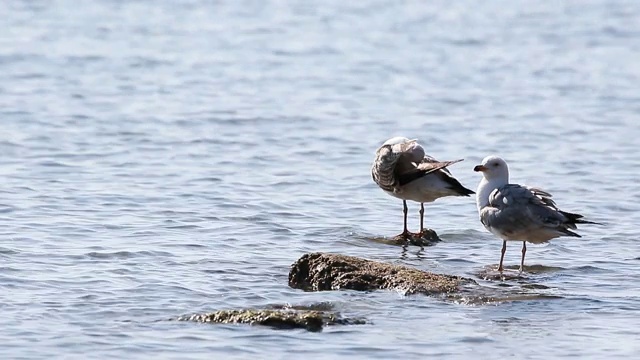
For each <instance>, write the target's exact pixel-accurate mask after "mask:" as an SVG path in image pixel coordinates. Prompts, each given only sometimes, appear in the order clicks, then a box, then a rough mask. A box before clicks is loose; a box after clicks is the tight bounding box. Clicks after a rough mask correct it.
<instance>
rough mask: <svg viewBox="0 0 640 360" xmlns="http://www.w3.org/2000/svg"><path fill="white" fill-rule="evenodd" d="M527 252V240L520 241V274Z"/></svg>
mask: <svg viewBox="0 0 640 360" xmlns="http://www.w3.org/2000/svg"><path fill="white" fill-rule="evenodd" d="M526 253H527V242H526V241H523V242H522V259H521V260H520V274H522V272H523V271H524V255H525V254H526Z"/></svg>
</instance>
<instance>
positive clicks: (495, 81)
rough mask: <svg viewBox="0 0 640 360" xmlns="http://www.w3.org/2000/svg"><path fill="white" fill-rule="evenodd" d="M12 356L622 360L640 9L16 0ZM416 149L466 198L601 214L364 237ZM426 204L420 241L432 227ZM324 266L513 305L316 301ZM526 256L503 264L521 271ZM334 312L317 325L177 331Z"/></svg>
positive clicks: (2, 282)
mask: <svg viewBox="0 0 640 360" xmlns="http://www.w3.org/2000/svg"><path fill="white" fill-rule="evenodd" d="M0 13H2V14H3V16H2V20H0V24H2V28H3V31H2V32H1V33H0V121H1V131H0V154H1V155H2V156H0V171H2V186H1V187H0V191H1V198H0V225H1V228H0V310H1V312H2V316H1V317H0V344H2V346H0V357H2V358H6V359H9V358H12V359H18V358H33V359H35V358H42V359H44V358H51V357H52V356H53V357H56V358H67V359H71V358H82V359H86V358H96V359H97V358H99V359H103V358H128V359H133V358H140V359H149V358H151V357H158V358H167V359H168V358H175V359H178V358H180V359H187V358H189V359H209V358H212V357H213V358H227V359H233V358H238V359H240V358H297V357H300V358H303V357H304V358H327V359H329V358H347V357H348V358H384V359H388V358H405V359H414V358H415V359H417V358H424V356H425V355H438V356H440V357H442V358H456V359H469V358H472V357H473V358H489V357H490V358H502V357H506V356H513V357H516V358H539V359H548V358H568V357H577V358H590V357H593V358H603V357H607V358H614V357H633V356H637V354H638V352H639V351H640V342H639V341H638V340H639V339H640V334H639V330H638V329H639V328H640V245H638V244H639V242H638V232H639V231H640V225H639V224H640V215H639V214H640V212H639V211H640V206H638V201H640V191H639V190H638V189H639V187H638V182H637V179H638V174H640V152H639V151H638V138H639V137H640V125H639V124H640V123H639V121H640V120H639V119H640V95H639V94H640V92H639V90H640V89H639V88H638V84H640V65H639V63H638V59H640V2H637V1H633V0H628V1H605V0H601V1H580V2H577V1H576V2H562V3H558V2H551V1H549V2H538V1H528V2H483V3H482V4H480V3H477V2H472V1H461V2H448V1H435V2H423V1H392V0H380V1H362V2H349V1H322V2H319V1H318V2H308V1H275V0H274V1H226V2H213V1H204V0H193V1H180V2H177V1H168V0H167V1H164V0H163V1H149V0H142V1H132V2H128V1H118V0H111V1H109V0H104V1H77V2H76V1H71V0H60V1H51V2H50V1H6V2H2V3H1V4H0ZM394 135H405V136H409V137H415V138H418V139H420V140H421V141H422V142H423V143H424V144H425V146H426V148H427V150H428V153H430V154H431V155H433V156H435V157H437V158H439V159H443V160H444V159H455V158H461V157H462V158H465V161H464V162H462V163H460V164H456V165H454V166H453V167H452V168H451V170H452V172H453V173H454V175H455V176H457V177H458V179H460V181H461V182H462V183H463V184H465V185H466V186H467V187H470V188H475V187H476V185H477V182H478V181H479V177H478V175H477V174H476V173H474V172H473V171H472V168H473V165H475V164H476V163H478V162H479V161H480V160H481V159H482V158H483V157H484V156H486V155H488V154H491V153H497V154H500V155H502V156H503V157H505V158H506V159H507V160H508V161H509V162H510V165H511V170H512V180H513V181H515V182H521V183H526V184H531V185H537V186H540V187H542V188H544V189H546V190H548V191H550V192H552V193H553V194H555V198H556V200H557V202H558V203H559V205H560V206H561V207H562V208H564V209H565V210H569V211H577V212H581V213H583V214H585V215H586V216H587V217H588V218H590V219H592V220H595V221H599V222H602V223H604V224H605V225H604V226H584V227H582V228H581V231H580V233H581V234H582V235H583V236H584V237H583V238H581V239H566V240H565V239H562V240H556V241H554V242H552V243H551V244H548V245H540V246H533V245H532V246H530V247H529V252H528V253H527V265H529V267H528V271H527V273H526V275H525V276H524V277H523V278H520V279H518V278H516V279H511V278H509V279H506V280H504V281H500V280H495V279H491V278H488V279H484V276H483V274H486V273H487V272H491V269H493V268H495V266H496V265H497V261H498V259H499V255H500V246H501V242H500V241H499V240H497V239H496V238H494V237H493V235H491V234H490V233H488V232H486V231H485V230H484V229H483V228H482V226H481V224H480V222H479V221H478V217H477V213H476V209H475V203H474V201H473V199H471V198H447V199H441V200H438V201H437V202H435V203H432V204H428V205H427V206H426V216H427V218H426V223H427V225H428V226H430V227H432V228H434V229H435V230H437V231H438V233H439V234H440V236H441V237H442V238H443V240H444V241H443V242H441V243H438V244H437V245H435V246H432V247H427V248H424V249H420V248H418V247H413V246H412V247H405V248H403V247H399V246H392V245H388V244H384V243H382V242H379V241H374V240H375V239H376V238H380V237H389V236H393V235H395V234H397V233H398V232H400V230H401V228H402V204H401V202H399V201H398V200H397V199H394V198H392V197H390V196H388V195H386V194H384V193H383V192H382V191H381V190H380V189H378V188H377V187H376V185H375V184H374V183H373V182H372V181H371V177H370V174H369V167H370V163H371V161H372V159H373V154H374V151H375V149H376V148H377V147H378V146H379V145H380V144H381V143H382V142H383V141H384V140H385V139H387V138H389V137H391V136H394ZM417 211H418V206H417V204H411V207H410V221H411V224H410V225H411V228H412V229H413V230H416V228H417V226H418V217H417ZM311 251H332V252H338V253H343V254H349V255H358V256H362V257H366V258H370V259H375V260H382V261H388V262H393V263H399V264H406V265H410V266H414V267H417V268H419V269H424V270H429V271H435V272H442V273H450V274H457V275H462V276H466V277H471V278H474V279H476V280H477V281H479V282H480V283H481V284H482V285H484V286H486V287H487V288H489V289H492V288H495V289H496V291H503V290H504V289H510V290H512V291H513V292H514V293H519V294H521V295H522V296H514V297H513V298H509V299H508V300H509V301H504V302H490V303H487V302H483V301H471V300H469V299H467V300H462V301H457V302H451V301H444V300H442V299H438V298H428V297H424V296H403V295H402V294H400V293H397V292H384V291H382V292H375V293H358V292H352V291H339V292H323V293H305V292H302V291H299V290H294V289H291V288H289V287H288V286H287V274H288V270H289V266H290V264H291V263H292V262H294V261H295V260H296V259H297V258H298V257H299V256H301V255H302V254H304V253H306V252H311ZM519 256H520V245H519V244H517V243H515V244H511V245H510V246H509V248H508V250H507V256H506V263H507V264H508V265H509V266H510V267H511V268H513V266H516V265H517V264H518V263H519ZM319 302H327V303H329V304H332V306H333V307H334V308H335V310H336V311H340V312H341V313H343V314H345V315H353V316H362V317H365V318H366V319H368V320H369V322H370V323H369V324H367V325H358V326H344V327H330V328H327V329H325V331H323V332H321V333H309V332H305V331H303V330H290V331H282V330H280V331H278V330H273V329H270V328H262V327H251V326H238V325H219V326H217V325H202V324H194V323H188V322H173V321H169V320H168V319H171V318H172V317H176V316H179V315H184V314H190V313H195V312H204V311H212V310H218V309H236V308H247V307H265V306H269V305H274V304H287V303H288V304H293V305H308V304H314V303H319Z"/></svg>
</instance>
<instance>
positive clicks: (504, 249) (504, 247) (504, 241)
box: [498, 240, 507, 272]
mask: <svg viewBox="0 0 640 360" xmlns="http://www.w3.org/2000/svg"><path fill="white" fill-rule="evenodd" d="M506 251H507V240H502V255H500V265H499V266H498V271H499V272H502V270H504V268H503V267H502V260H504V253H505V252H506Z"/></svg>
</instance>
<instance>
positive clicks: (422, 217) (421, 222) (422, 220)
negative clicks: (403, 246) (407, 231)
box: [419, 203, 424, 235]
mask: <svg viewBox="0 0 640 360" xmlns="http://www.w3.org/2000/svg"><path fill="white" fill-rule="evenodd" d="M422 233H424V203H420V232H419V234H420V235H422Z"/></svg>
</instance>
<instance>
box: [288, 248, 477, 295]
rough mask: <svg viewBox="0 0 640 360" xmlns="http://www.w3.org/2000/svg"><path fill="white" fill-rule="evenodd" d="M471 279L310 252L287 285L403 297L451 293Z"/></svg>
mask: <svg viewBox="0 0 640 360" xmlns="http://www.w3.org/2000/svg"><path fill="white" fill-rule="evenodd" d="M467 284H469V285H473V284H476V282H475V281H473V280H471V279H466V278H462V277H459V276H452V275H441V274H434V273H429V272H426V271H422V270H418V269H413V268H410V267H406V266H401V265H393V264H387V263H381V262H376V261H371V260H366V259H362V258H357V257H353V256H346V255H338V254H328V253H310V254H305V255H303V256H302V257H301V258H300V259H298V261H296V262H295V263H293V264H292V265H291V270H290V271H289V286H290V287H292V288H296V289H303V290H307V291H323V290H337V289H351V290H360V291H367V290H377V289H391V290H399V291H402V292H404V293H405V294H425V295H438V294H451V293H455V292H458V291H460V290H461V287H462V286H463V285H467Z"/></svg>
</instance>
